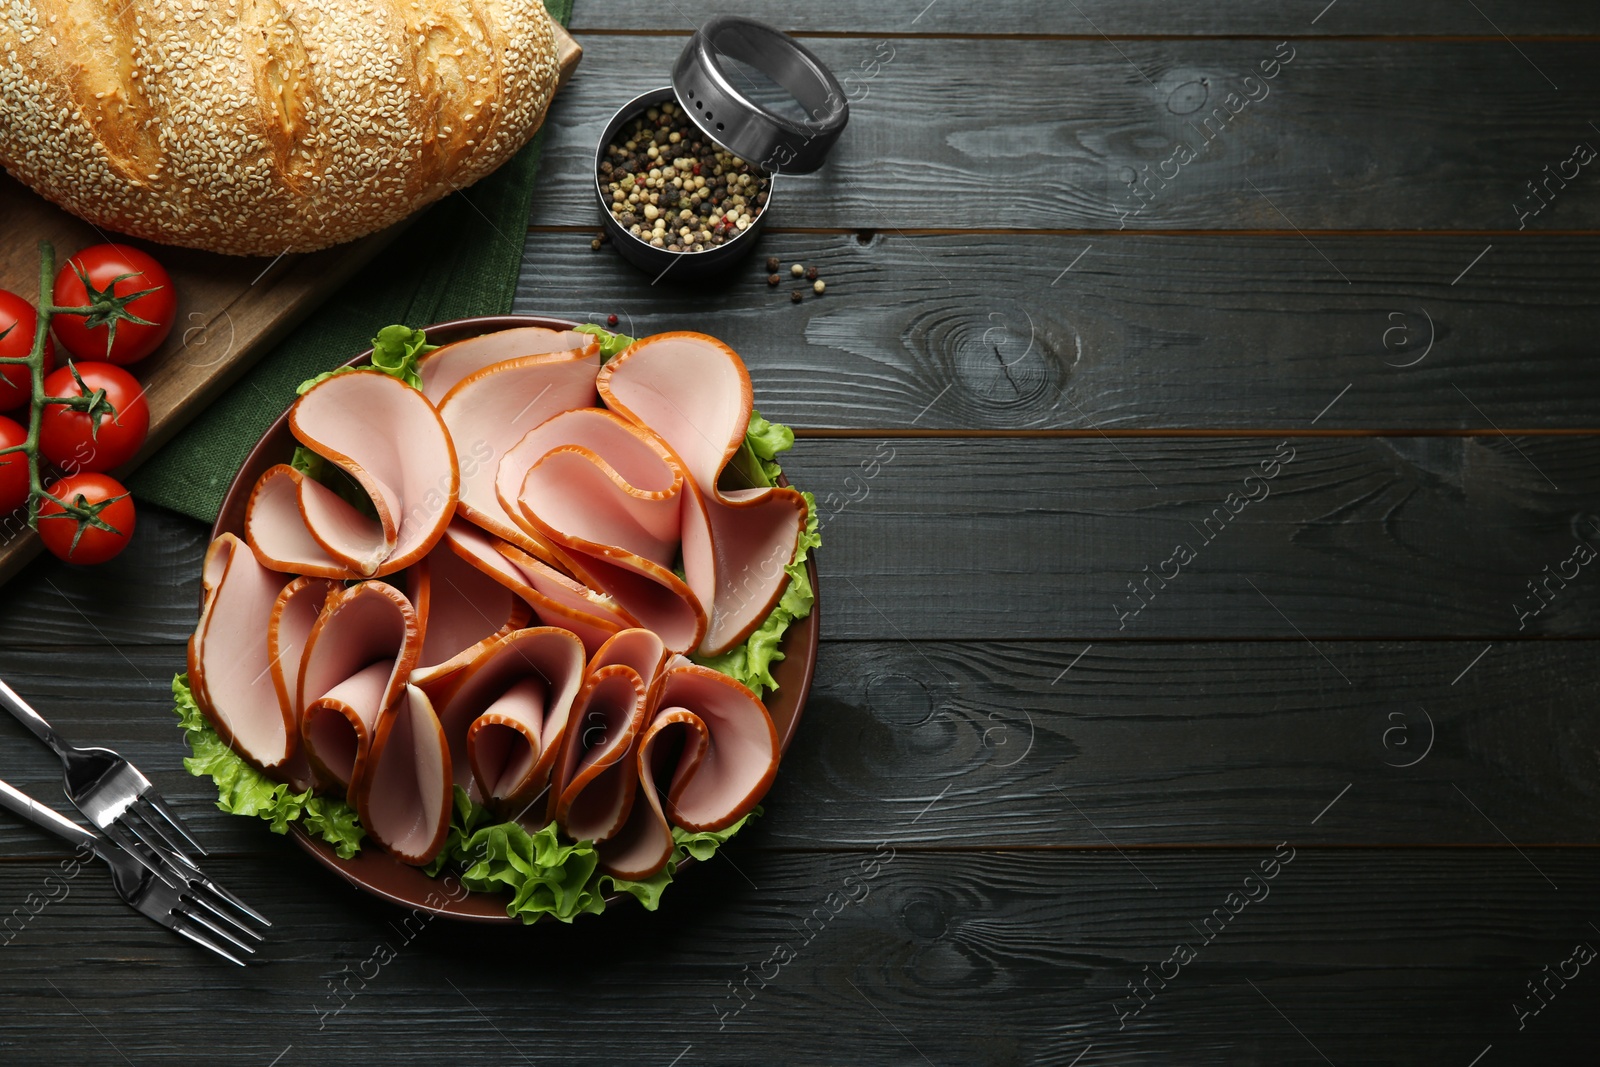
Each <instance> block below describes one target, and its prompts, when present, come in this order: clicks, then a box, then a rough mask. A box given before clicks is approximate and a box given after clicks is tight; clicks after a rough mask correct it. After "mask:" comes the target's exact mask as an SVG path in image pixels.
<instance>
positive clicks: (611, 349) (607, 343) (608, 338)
mask: <svg viewBox="0 0 1600 1067" xmlns="http://www.w3.org/2000/svg"><path fill="white" fill-rule="evenodd" d="M573 329H574V330H575V331H576V332H577V333H587V334H593V335H594V336H595V337H597V338H599V340H600V362H601V363H604V362H605V361H606V360H608V359H610V358H611V357H612V356H615V355H617V354H619V353H620V352H621V351H622V350H623V349H624V348H627V347H628V346H629V345H631V344H633V338H631V337H629V336H628V335H627V334H625V333H612V332H611V331H610V330H607V329H605V328H604V327H601V326H596V325H595V324H594V323H592V322H590V323H585V324H584V325H582V326H575V327H573Z"/></svg>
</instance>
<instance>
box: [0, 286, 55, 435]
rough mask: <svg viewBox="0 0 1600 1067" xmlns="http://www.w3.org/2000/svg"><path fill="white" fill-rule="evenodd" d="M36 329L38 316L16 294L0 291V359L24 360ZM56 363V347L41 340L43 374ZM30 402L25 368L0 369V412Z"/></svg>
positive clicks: (14, 366) (31, 385)
mask: <svg viewBox="0 0 1600 1067" xmlns="http://www.w3.org/2000/svg"><path fill="white" fill-rule="evenodd" d="M38 328H39V313H38V312H36V311H34V310H33V305H32V304H30V303H28V302H27V301H26V300H24V299H22V297H20V296H18V295H17V294H16V293H11V292H7V291H6V290H4V289H0V334H3V335H4V336H0V359H26V358H27V355H28V353H29V352H32V351H33V331H35V330H37V329H38ZM55 364H56V346H55V345H54V344H52V343H51V341H50V338H49V337H48V336H47V337H45V339H44V369H45V373H46V374H48V373H49V372H50V368H51V367H53V366H55ZM31 399H33V383H32V382H31V381H30V380H29V375H28V368H27V367H23V366H19V365H18V364H15V363H12V364H7V365H4V366H0V411H10V410H11V409H12V408H20V407H21V406H22V405H24V404H26V403H27V402H28V401H29V400H31Z"/></svg>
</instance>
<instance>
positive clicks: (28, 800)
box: [0, 782, 272, 967]
mask: <svg viewBox="0 0 1600 1067" xmlns="http://www.w3.org/2000/svg"><path fill="white" fill-rule="evenodd" d="M0 807H5V808H9V809H10V810H12V811H14V812H16V813H17V814H18V815H21V816H22V817H23V818H24V819H27V820H28V821H29V822H31V823H33V824H34V825H35V826H39V827H42V828H43V829H46V830H49V831H50V832H51V833H53V834H55V835H56V836H57V837H60V838H62V839H63V840H65V841H68V842H70V843H71V844H73V845H76V846H78V847H80V848H83V847H87V848H89V849H90V850H91V851H93V852H94V854H95V855H96V856H98V857H100V859H102V860H104V861H105V864H106V866H108V867H110V868H111V882H112V885H114V886H115V887H116V890H117V895H118V896H120V897H121V898H122V899H123V900H125V901H127V902H128V903H129V904H130V905H132V906H133V908H134V909H135V910H136V911H138V912H139V913H140V914H141V915H145V916H147V917H149V918H151V919H154V920H155V921H156V922H158V923H160V924H161V925H162V926H165V927H166V928H167V929H169V930H171V931H173V932H174V933H177V934H180V935H181V936H183V937H186V938H188V939H189V940H190V941H193V942H194V943H195V944H197V945H199V946H200V947H201V948H205V949H209V950H210V951H212V952H215V953H216V954H217V955H219V956H221V957H222V958H223V959H225V960H227V961H229V962H230V963H236V964H238V965H239V966H241V967H243V966H244V960H242V959H240V958H239V957H238V956H236V955H234V954H233V952H231V951H229V948H228V947H227V946H231V947H232V948H233V949H237V950H238V951H239V952H241V953H243V954H244V955H252V954H254V952H255V946H254V944H253V942H259V941H261V940H262V938H261V935H260V934H259V933H257V932H256V931H255V930H254V929H253V928H251V927H250V926H249V925H248V924H247V923H246V922H244V921H243V920H242V919H241V918H240V915H242V916H243V917H245V918H249V919H254V920H255V921H257V922H259V923H261V924H262V925H263V926H271V925H272V924H271V923H270V922H268V921H267V920H266V919H265V918H263V917H262V916H260V915H258V914H256V913H255V912H254V911H252V910H251V909H250V908H248V907H245V905H243V904H241V903H240V902H239V901H237V900H235V899H234V898H233V897H232V896H231V895H230V894H228V893H226V892H225V891H223V890H222V889H220V888H219V887H218V886H216V885H214V884H213V883H212V882H210V881H208V880H207V879H206V878H205V877H203V876H201V875H199V874H198V873H194V872H189V871H185V870H183V869H181V868H178V867H170V868H169V871H168V873H169V874H170V875H171V876H172V879H173V881H172V883H169V882H167V881H165V880H163V879H161V878H157V877H156V876H155V874H154V873H152V870H151V869H150V868H152V866H153V865H160V864H161V862H162V861H161V859H160V857H159V856H156V855H154V854H152V855H150V856H148V857H143V856H139V855H138V854H137V853H132V854H130V853H129V852H128V851H126V850H124V849H121V848H118V847H116V846H115V845H113V844H112V843H111V842H110V841H109V840H108V839H107V838H104V837H101V836H100V835H99V834H96V833H94V832H92V831H89V830H85V829H84V828H83V827H81V826H79V825H78V824H77V823H75V822H73V821H71V820H70V819H67V818H65V817H63V816H62V815H59V814H57V813H56V812H55V811H54V810H53V809H51V808H47V807H45V806H44V805H43V804H40V803H39V802H38V801H36V800H34V799H33V798H32V797H30V796H28V795H27V794H26V793H24V792H22V791H21V790H20V789H17V788H16V787H15V786H12V785H7V784H6V783H5V782H0ZM134 847H135V848H137V847H138V846H137V845H135V846H134ZM233 909H238V911H239V913H240V914H239V915H235V914H234V911H233Z"/></svg>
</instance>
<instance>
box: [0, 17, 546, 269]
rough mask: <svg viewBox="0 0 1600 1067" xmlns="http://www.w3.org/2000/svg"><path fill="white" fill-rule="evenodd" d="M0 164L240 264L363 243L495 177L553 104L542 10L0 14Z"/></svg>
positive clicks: (153, 233)
mask: <svg viewBox="0 0 1600 1067" xmlns="http://www.w3.org/2000/svg"><path fill="white" fill-rule="evenodd" d="M0 57H3V62H0V164H3V165H4V166H5V168H6V170H7V171H9V172H10V173H11V174H12V175H13V176H14V177H16V178H17V179H18V180H20V181H22V182H23V183H25V184H27V185H28V186H30V187H32V188H33V189H34V190H36V191H37V192H38V193H40V194H41V195H43V196H45V197H46V198H48V199H50V200H53V201H55V202H56V203H58V204H60V205H61V206H62V207H64V208H66V209H67V210H68V211H71V212H73V213H74V214H76V215H79V216H81V217H83V218H85V219H88V220H89V221H90V222H93V223H95V224H96V225H98V226H101V227H104V228H107V229H112V230H117V231H120V232H122V233H127V234H131V235H133V236H135V237H143V238H146V239H149V240H152V241H158V242H163V243H167V244H175V245H183V246H186V247H191V248H203V249H208V250H211V251H216V252H226V253H231V254H234V255H274V256H275V255H278V254H280V253H283V252H308V251H314V250H316V249H319V248H325V247H327V246H329V245H333V244H338V243H340V242H343V241H349V240H353V239H355V238H357V237H361V236H364V235H366V234H368V233H373V232H376V231H378V230H381V229H383V228H385V227H387V226H390V225H392V224H394V223H396V222H399V221H400V220H401V219H403V218H405V217H406V216H408V215H410V214H411V213H413V212H415V211H416V210H418V209H419V208H422V207H424V206H426V205H427V204H429V203H432V202H433V201H435V200H438V199H440V198H441V197H443V196H445V195H447V194H449V193H450V192H452V191H454V190H456V189H460V188H462V187H464V186H467V185H471V184H472V183H473V182H476V181H477V180H478V179H480V178H482V177H483V176H485V175H487V174H488V173H489V172H491V171H493V170H494V169H495V168H496V167H498V166H500V164H502V163H504V162H505V161H506V160H507V159H509V158H510V157H511V155H512V154H513V153H515V152H516V151H517V149H519V148H520V147H522V145H523V144H524V143H526V142H527V140H528V138H529V137H531V136H532V135H533V133H534V131H535V130H537V129H538V128H539V124H540V123H541V122H542V121H543V119H544V114H545V109H546V108H547V107H548V106H549V103H550V98H551V97H552V95H553V94H554V92H555V85H556V77H557V73H558V72H557V62H556V50H555V35H554V30H553V28H552V25H551V22H550V18H549V15H548V14H547V13H546V12H545V9H544V5H543V3H541V2H540V0H131V2H128V3H122V2H120V0H118V2H111V3H101V2H98V0H0Z"/></svg>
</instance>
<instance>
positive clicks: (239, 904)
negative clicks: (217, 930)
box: [192, 875, 272, 926]
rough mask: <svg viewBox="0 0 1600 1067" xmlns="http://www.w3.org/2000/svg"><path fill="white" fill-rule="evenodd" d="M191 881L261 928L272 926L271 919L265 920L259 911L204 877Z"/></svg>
mask: <svg viewBox="0 0 1600 1067" xmlns="http://www.w3.org/2000/svg"><path fill="white" fill-rule="evenodd" d="M192 881H195V882H198V883H199V884H201V885H203V886H205V888H206V889H208V890H210V891H211V892H212V893H215V894H216V895H217V896H218V897H221V898H222V899H223V900H225V901H227V902H228V903H229V904H232V905H233V906H234V907H236V908H238V909H239V910H240V911H242V912H244V913H245V914H246V915H248V916H250V918H252V919H254V920H255V921H256V922H258V923H260V924H261V925H262V926H271V925H272V920H271V919H269V918H267V917H266V916H265V915H263V914H261V913H260V912H259V911H257V910H256V909H254V908H252V907H251V906H250V905H248V904H246V903H245V902H244V901H242V900H240V899H239V898H238V897H236V896H234V895H233V894H232V893H230V892H228V891H227V890H226V889H224V888H222V887H221V886H220V885H218V884H217V883H215V882H213V881H212V880H211V879H209V878H207V877H206V876H205V875H200V876H198V877H196V878H194V879H192Z"/></svg>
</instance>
